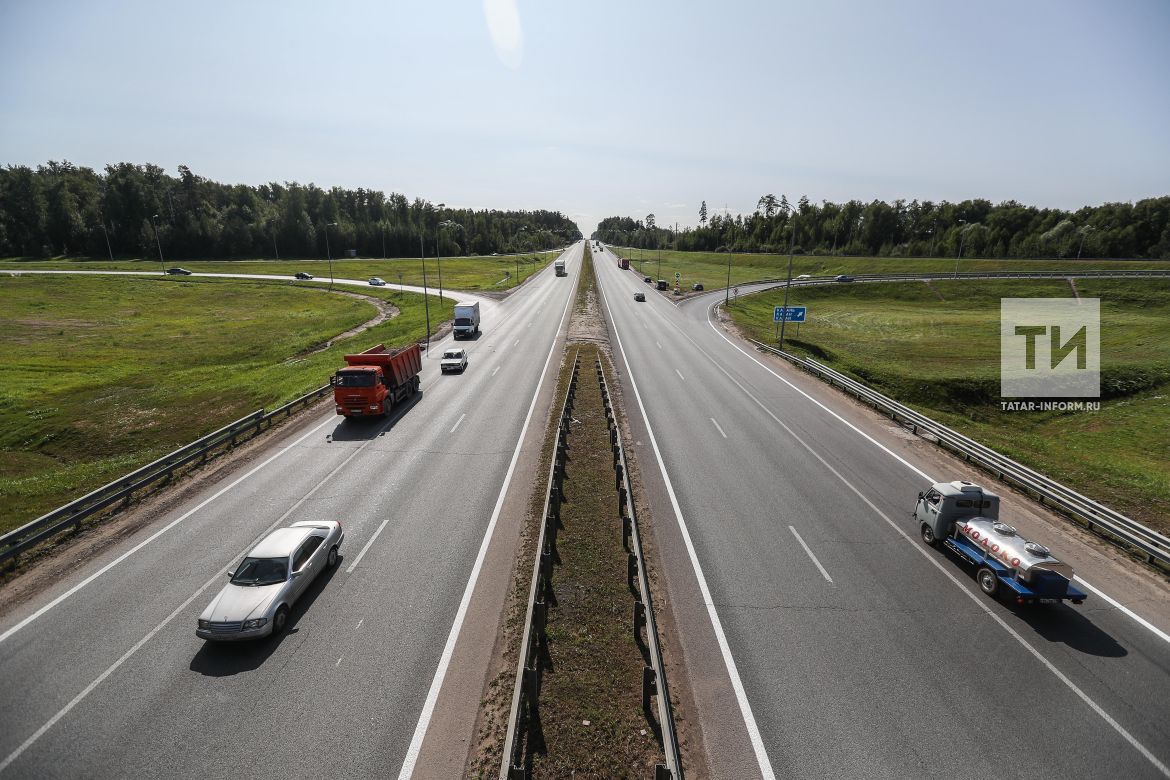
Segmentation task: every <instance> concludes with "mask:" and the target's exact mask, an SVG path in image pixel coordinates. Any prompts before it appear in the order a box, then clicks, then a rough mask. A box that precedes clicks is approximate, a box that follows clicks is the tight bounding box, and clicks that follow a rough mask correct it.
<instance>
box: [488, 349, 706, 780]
mask: <svg viewBox="0 0 1170 780" xmlns="http://www.w3.org/2000/svg"><path fill="white" fill-rule="evenodd" d="M579 370H580V357H579V355H574V357H573V374H572V378H571V379H570V380H569V392H568V393H567V394H566V396H565V405H564V407H563V408H562V410H561V417H560V424H559V425H558V428H557V438H556V446H555V449H554V455H553V462H552V465H551V467H550V469H549V478H548V490H547V492H546V494H545V495H546V498H545V503H544V509H543V513H542V517H543V521H542V523H541V529H540V535H539V536H538V538H537V542H536V549H537V555H536V562H535V563H534V564H533V569H532V584H531V586H530V588H529V593H528V607H527V611H526V613H525V619H524V634H523V636H522V638H521V640H520V658H519V660H518V662H517V665H516V682H515V685H514V688H513V691H512V710H511V713H510V714H509V717H508V731H507V734H506V736H505V739H504V753H503V755H504V759H503V766H502V767H501V769H500V780H527V778H528V767H527V763H526V752H527V751H526V747H527V745H526V743H527V740H528V739H529V738H530V736H531V732H530V728H531V726H532V725H533V724H534V723H539V717H540V716H539V702H538V700H539V694H540V680H541V673H542V670H543V664H544V654H543V653H541V652H540V650H541V647H540V646H539V644H538V643H543V642H544V641H545V626H546V624H547V621H548V600H547V597H548V596H551V595H552V584H551V583H552V566H553V559H554V558H555V557H556V536H557V530H558V529H559V527H560V505H561V485H562V481H563V479H564V474H565V461H566V455H567V452H568V445H567V442H566V437H567V435H568V432H569V423H570V421H571V419H572V411H573V401H574V398H575V395H576V390H577V379H578V375H579ZM596 370H597V380H598V383H599V384H600V385H601V397H602V402H603V404H604V406H605V416H606V421H607V423H608V426H609V441H610V447H611V448H612V450H613V469H614V479H615V482H616V485H615V489H616V490H617V493H618V513H619V514H620V515H621V519H622V541H623V542H624V544H625V547H626V551H627V554H628V564H627V568H626V572H627V578H628V584H630V585H633V584H634V581H635V580H637V586H638V599H637V600H636V601H635V602H634V613H633V631H634V635H635V637H636V638H637V639H639V640H641V637H642V629H643V628H645V645H646V648H647V650H648V652H649V655H650V665H649V666H643V667H642V708H643V710H644V711H645V712H647V713H649V712H651V711H652V710H651V707H650V699H651V697H657V699H658V707H657V710H658V715H657V717H658V726H659V731H660V733H661V735H662V746H663V752H664V754H665V763H662V764H657V765H655V767H654V780H682V777H683V773H682V758H681V755H680V753H679V747H678V737H677V734H676V730H675V724H674V713H673V711H672V709H671V704H670V692H669V690H668V688H667V685H666V672H665V667H664V665H663V662H662V650H661V647H660V646H659V644H658V627H657V624H656V623H655V620H654V604H653V602H652V601H651V594H650V582H649V579H648V577H647V573H646V565H645V559H644V557H643V553H642V539H641V535H640V534H639V530H638V520H637V513H636V511H635V509H634V499H633V495H634V494H633V489H632V487H631V485H630V472H629V468H628V467H627V465H626V456H625V450H624V448H623V447H622V441H621V433H620V431H619V430H618V425H617V418H616V416H615V414H614V409H613V406H612V404H611V402H610V395H609V386H608V385H607V384H606V381H605V373H604V370H603V369H602V367H601V364H600V362H599V363H598V364H597V367H596Z"/></svg>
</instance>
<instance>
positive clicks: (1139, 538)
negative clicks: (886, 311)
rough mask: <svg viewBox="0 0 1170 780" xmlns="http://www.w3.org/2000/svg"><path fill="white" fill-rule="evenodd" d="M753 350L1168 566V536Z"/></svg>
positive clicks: (930, 424) (807, 362) (824, 375)
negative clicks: (880, 413)
mask: <svg viewBox="0 0 1170 780" xmlns="http://www.w3.org/2000/svg"><path fill="white" fill-rule="evenodd" d="M749 341H751V342H752V343H753V344H755V345H756V348H757V349H760V350H762V351H764V352H769V353H771V354H773V355H778V356H779V357H782V358H784V359H785V360H787V361H788V362H790V363H792V364H793V365H795V366H797V367H799V368H802V369H804V370H805V371H808V372H809V373H810V374H812V375H813V376H816V377H818V378H820V379H822V380H824V381H826V382H828V383H829V384H831V385H833V386H835V387H839V388H841V389H842V390H844V391H845V392H847V393H849V394H850V395H852V396H854V397H856V398H857V399H858V400H860V401H862V402H864V403H867V404H869V405H870V406H872V407H874V408H875V409H877V410H878V411H880V412H882V413H883V414H886V415H888V416H889V417H890V419H892V420H894V421H896V422H899V423H901V424H903V425H905V426H907V427H909V428H910V430H911V431H912V432H914V433H915V434H919V435H921V434H922V433H926V434H928V435H929V436H930V437H931V438H932V439H933V440H934V441H935V443H937V444H938V445H939V446H941V447H943V448H944V449H947V450H950V451H951V452H953V453H955V454H956V455H960V456H962V457H963V459H964V460H965V461H967V462H969V463H973V464H975V465H976V466H978V467H980V468H982V469H983V470H984V471H987V472H988V473H991V474H994V475H995V477H996V479H998V480H1000V481H1001V482H1006V483H1008V484H1012V485H1015V486H1016V487H1017V488H1019V489H1021V490H1023V491H1024V492H1025V493H1028V494H1031V495H1034V496H1035V497H1036V499H1037V500H1038V501H1039V502H1040V503H1041V504H1044V505H1045V506H1048V507H1051V508H1053V509H1056V510H1057V511H1060V512H1062V513H1063V514H1065V515H1067V516H1069V517H1071V518H1072V519H1073V520H1076V521H1078V522H1080V523H1082V524H1083V525H1085V526H1086V527H1087V528H1088V529H1089V530H1090V531H1093V532H1094V533H1097V534H1099V535H1101V536H1103V537H1105V538H1107V539H1109V540H1110V541H1113V542H1114V543H1116V544H1119V545H1120V546H1122V547H1124V548H1127V549H1129V550H1131V551H1134V552H1136V553H1138V554H1140V555H1141V556H1142V557H1144V558H1145V560H1146V562H1147V563H1149V564H1151V565H1153V566H1156V567H1159V568H1161V569H1163V570H1167V569H1170V537H1167V536H1164V535H1163V534H1160V533H1158V532H1157V531H1154V530H1153V529H1151V528H1147V527H1146V526H1144V525H1142V524H1141V523H1138V522H1137V521H1136V520H1132V519H1130V518H1129V517H1126V516H1125V515H1123V514H1121V513H1120V512H1118V511H1116V510H1113V509H1110V508H1109V507H1107V506H1104V505H1102V504H1100V503H1098V502H1096V501H1094V500H1093V499H1091V498H1088V497H1086V496H1083V495H1081V494H1080V493H1078V492H1076V491H1075V490H1073V489H1072V488H1070V487H1067V486H1066V485H1063V484H1061V483H1059V482H1057V481H1056V480H1054V479H1051V478H1050V477H1047V476H1045V475H1043V474H1041V473H1040V472H1038V471H1035V470H1033V469H1031V468H1028V467H1027V466H1024V465H1023V464H1021V463H1018V462H1016V461H1014V460H1012V459H1011V458H1009V457H1007V456H1006V455H1002V454H1000V453H998V452H996V451H995V450H992V449H991V448H989V447H986V446H984V445H982V444H980V443H979V442H977V441H975V440H974V439H971V438H969V437H967V436H964V435H963V434H961V433H958V432H957V431H954V430H952V429H951V428H948V427H947V426H945V425H943V424H941V423H937V422H935V421H934V420H932V419H930V418H929V417H927V416H925V415H923V414H921V413H919V412H916V411H914V410H913V409H910V408H909V407H907V406H905V405H903V404H900V403H898V402H897V401H895V400H893V399H891V398H889V397H887V396H885V395H882V394H881V393H879V392H877V391H876V390H873V389H871V388H870V387H868V386H866V385H865V384H863V383H861V382H858V381H857V380H855V379H852V378H851V377H848V376H846V375H844V374H842V373H841V372H840V371H837V370H835V369H832V368H829V367H828V366H826V365H824V364H823V363H818V362H817V361H815V360H811V359H809V358H803V357H800V356H798V355H793V354H792V353H790V352H783V351H781V350H779V349H776V348H775V347H772V346H769V345H767V344H764V343H763V342H760V341H756V340H755V339H749Z"/></svg>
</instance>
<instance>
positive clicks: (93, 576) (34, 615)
mask: <svg viewBox="0 0 1170 780" xmlns="http://www.w3.org/2000/svg"><path fill="white" fill-rule="evenodd" d="M333 420H334V418H333V417H330V418H329V419H327V420H325V421H323V422H322V423H321V424H320V425H318V426H316V427H314V428H312V429H311V430H310V431H309V432H308V433H306V434H305V435H304V436H301V437H300V438H299V439H297V440H296V441H294V442H293V443H292V444H289V445H288V446H286V447H284V448H283V449H281V451H280V452H278V453H276V454H275V455H273V456H272V457H271V458H269V459H268V460H266V461H264V462H263V463H261V464H260V465H258V466H256V467H255V468H254V469H252V470H251V471H249V472H248V473H246V474H244V475H243V476H242V477H240V478H238V479H236V480H235V481H234V482H232V483H231V484H229V485H227V486H226V487H223V488H221V489H220V490H218V491H216V492H215V494H213V495H212V496H210V497H209V498H206V499H204V500H203V501H201V502H199V503H198V504H196V505H195V506H194V507H192V508H191V509H188V510H187V511H186V512H184V513H183V514H181V515H179V516H178V517H177V518H175V519H174V520H172V521H171V522H170V523H167V525H165V526H163V527H162V528H160V529H159V530H157V531H155V532H154V533H153V534H151V535H150V536H148V537H147V538H146V539H143V540H142V541H141V542H139V543H138V544H136V545H134V546H133V547H131V548H130V549H129V550H127V551H126V552H124V553H122V554H121V555H119V556H118V557H117V558H115V559H114V560H112V561H110V562H109V563H107V564H106V565H105V566H103V567H102V568H100V569H98V570H97V571H95V572H94V573H93V574H91V575H89V576H88V577H86V578H85V579H84V580H82V581H81V582H79V583H77V584H76V585H74V586H73V587H72V588H70V589H69V590H67V591H65V592H64V593H62V594H61V595H60V596H57V597H56V598H55V599H53V600H52V601H50V602H49V603H48V604H45V605H44V606H43V607H41V608H40V609H38V610H37V611H36V612H34V613H32V614H31V615H29V616H28V617H26V618H25V619H24V620H22V621H20V622H19V623H17V624H16V625H14V626H13V627H12V628H10V629H8V630H7V631H5V632H4V633H3V634H0V643H3V642H4V640H5V639H8V638H9V637H10V636H12V635H13V634H15V633H16V632H17V631H20V630H21V629H22V628H24V627H25V626H27V625H28V624H30V623H32V622H33V621H34V620H36V619H37V618H39V617H41V616H42V615H44V614H45V613H46V612H48V611H49V610H51V609H53V608H54V607H56V606H57V605H58V604H60V603H61V602H63V601H65V600H66V599H68V598H69V597H71V596H72V595H73V594H75V593H77V592H78V591H79V590H81V589H82V588H84V587H85V586H86V585H89V584H90V583H91V582H93V581H94V580H96V579H97V578H98V577H100V576H102V575H103V574H105V573H106V572H108V571H109V570H110V569H112V568H114V567H115V566H117V565H118V564H120V563H121V562H122V561H124V560H126V559H127V558H129V557H130V556H131V555H133V554H134V553H136V552H138V551H139V550H141V549H142V548H143V547H146V546H147V545H148V544H150V543H151V542H153V541H154V540H155V539H157V538H159V537H160V536H162V535H163V534H165V533H166V532H167V531H169V530H171V529H172V528H174V527H175V526H176V525H178V524H179V523H181V522H183V521H184V520H186V519H187V518H188V517H190V516H191V515H193V514H195V513H196V512H198V511H199V510H200V509H202V508H203V507H205V506H207V505H208V504H210V503H211V502H212V501H214V500H215V499H217V498H219V497H220V496H222V495H223V494H224V493H227V492H228V491H229V490H231V489H232V488H234V487H236V486H237V485H239V484H240V483H241V482H243V481H244V480H246V479H247V478H248V477H250V476H252V475H253V474H255V473H256V472H258V471H260V470H261V469H263V468H264V467H265V466H267V465H268V464H270V463H272V462H273V461H274V460H276V459H277V458H279V457H280V456H281V455H284V454H285V453H286V452H288V451H289V450H292V449H293V448H294V447H297V446H298V445H299V444H300V443H301V442H303V441H304V440H305V439H307V438H309V437H310V436H312V435H313V434H315V433H316V432H317V431H319V430H321V429H322V428H324V427H325V426H326V425H328V424H329V423H331V422H333Z"/></svg>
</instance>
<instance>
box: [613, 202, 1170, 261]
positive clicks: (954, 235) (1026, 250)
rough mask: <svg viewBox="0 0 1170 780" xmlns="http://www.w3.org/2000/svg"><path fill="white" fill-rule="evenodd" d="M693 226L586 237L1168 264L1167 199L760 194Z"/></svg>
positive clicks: (619, 229) (618, 228) (635, 224)
mask: <svg viewBox="0 0 1170 780" xmlns="http://www.w3.org/2000/svg"><path fill="white" fill-rule="evenodd" d="M698 216H699V226H698V227H696V228H687V229H684V230H671V229H670V228H669V227H660V226H658V225H656V224H655V221H654V215H653V214H649V215H647V216H646V218H645V219H644V220H634V219H631V218H630V217H608V218H606V219H604V220H602V221H601V223H600V224H599V225H598V226H597V230H596V231H594V233H593V238H595V239H597V240H599V241H604V242H606V243H609V244H617V245H620V246H636V247H642V248H650V249H654V248H659V247H662V248H666V249H682V250H705V251H716V252H783V253H787V252H788V251H789V250H791V251H793V252H795V253H797V254H823V255H860V256H877V257H958V256H959V255H962V256H963V257H992V258H1012V257H1094V258H1102V257H1111V258H1152V259H1163V260H1170V197H1162V198H1149V199H1146V200H1139V201H1138V202H1137V203H1106V204H1104V205H1102V206H1086V207H1084V208H1082V209H1078V210H1077V211H1061V210H1060V209H1041V208H1036V207H1035V206H1024V205H1021V204H1019V203H1017V202H1015V201H1007V202H1005V203H1000V204H998V205H994V206H993V205H992V204H991V201H987V200H965V201H963V202H962V203H948V202H947V201H942V202H940V203H932V202H931V201H922V202H919V201H917V200H913V201H910V202H909V203H907V202H906V201H904V200H896V201H894V202H893V203H892V204H890V203H885V202H884V201H880V200H875V201H872V202H870V203H868V204H867V203H862V202H861V201H857V200H851V201H849V202H848V203H843V204H838V203H829V202H828V201H822V202H821V204H820V205H816V204H814V203H811V202H810V201H809V199H808V198H807V197H802V198H801V199H800V200H799V201H798V202H797V203H796V204H795V205H793V204H790V203H789V202H788V198H787V197H785V196H783V195H782V196H780V198H779V199H777V198H776V197H775V196H774V195H765V196H763V197H762V198H760V200H759V202H758V203H757V204H756V210H755V211H754V212H752V213H751V214H747V215H742V214H740V215H737V216H734V217H733V216H731V215H730V214H718V213H716V214H711V215H708V211H707V204H706V202H705V201H704V202H703V204H702V206H700V208H699V215H698Z"/></svg>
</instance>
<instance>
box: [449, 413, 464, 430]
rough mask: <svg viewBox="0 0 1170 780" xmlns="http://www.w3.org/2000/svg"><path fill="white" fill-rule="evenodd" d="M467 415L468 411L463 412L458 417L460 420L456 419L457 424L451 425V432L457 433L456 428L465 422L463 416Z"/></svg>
mask: <svg viewBox="0 0 1170 780" xmlns="http://www.w3.org/2000/svg"><path fill="white" fill-rule="evenodd" d="M466 416H467V413H466V412H464V413H463V414H461V415H459V419H458V420H456V421H455V424H454V425H452V426H451V433H455V429H456V428H458V427H459V423H461V422H463V418H464V417H466Z"/></svg>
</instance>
